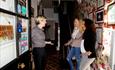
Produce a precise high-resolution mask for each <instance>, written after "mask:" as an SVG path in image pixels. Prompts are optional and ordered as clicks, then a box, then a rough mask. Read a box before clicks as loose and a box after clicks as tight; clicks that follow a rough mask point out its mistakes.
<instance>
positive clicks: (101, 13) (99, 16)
mask: <svg viewBox="0 0 115 70" xmlns="http://www.w3.org/2000/svg"><path fill="white" fill-rule="evenodd" d="M95 17H96V23H103V22H104V9H100V10H98V11H96V16H95Z"/></svg>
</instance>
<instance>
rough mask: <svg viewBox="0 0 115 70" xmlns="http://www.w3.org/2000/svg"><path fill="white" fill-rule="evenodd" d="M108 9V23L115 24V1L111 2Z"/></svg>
mask: <svg viewBox="0 0 115 70" xmlns="http://www.w3.org/2000/svg"><path fill="white" fill-rule="evenodd" d="M107 10H108V11H107V12H108V13H107V19H108V22H107V23H108V25H115V2H114V3H112V4H110V5H109V6H108V9H107Z"/></svg>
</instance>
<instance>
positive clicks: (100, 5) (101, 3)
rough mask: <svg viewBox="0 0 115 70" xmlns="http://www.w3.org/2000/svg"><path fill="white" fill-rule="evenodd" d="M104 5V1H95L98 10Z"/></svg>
mask: <svg viewBox="0 0 115 70" xmlns="http://www.w3.org/2000/svg"><path fill="white" fill-rule="evenodd" d="M104 4H105V0H97V7H98V8H100V7H103V6H104Z"/></svg>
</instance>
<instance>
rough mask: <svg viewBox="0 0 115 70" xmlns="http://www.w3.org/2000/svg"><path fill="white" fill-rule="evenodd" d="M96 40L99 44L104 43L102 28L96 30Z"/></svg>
mask: <svg viewBox="0 0 115 70" xmlns="http://www.w3.org/2000/svg"><path fill="white" fill-rule="evenodd" d="M96 36H97V38H96V40H97V42H98V43H102V39H103V28H102V27H97V28H96Z"/></svg>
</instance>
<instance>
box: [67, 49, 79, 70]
mask: <svg viewBox="0 0 115 70" xmlns="http://www.w3.org/2000/svg"><path fill="white" fill-rule="evenodd" d="M73 56H75V57H76V61H77V64H76V70H80V69H79V68H80V61H81V56H80V47H71V49H70V51H69V54H68V56H67V61H68V63H69V65H70V70H74V66H73V63H72V57H73Z"/></svg>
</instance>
